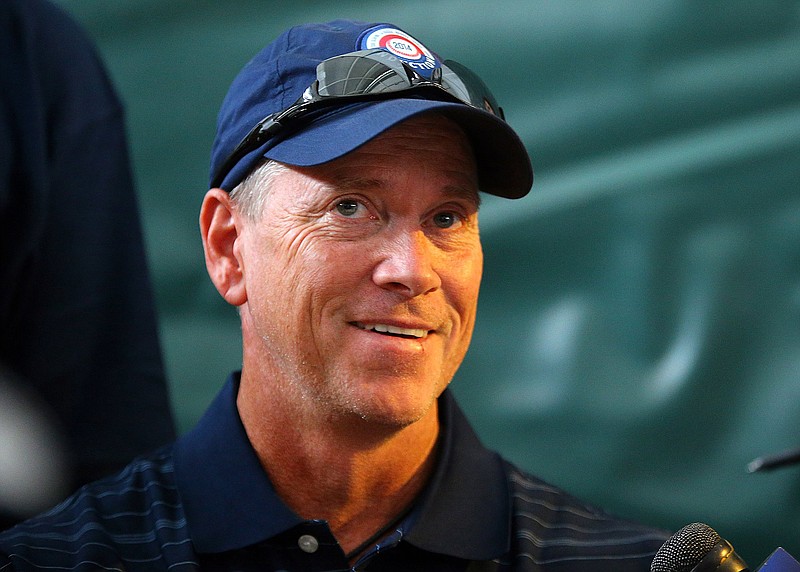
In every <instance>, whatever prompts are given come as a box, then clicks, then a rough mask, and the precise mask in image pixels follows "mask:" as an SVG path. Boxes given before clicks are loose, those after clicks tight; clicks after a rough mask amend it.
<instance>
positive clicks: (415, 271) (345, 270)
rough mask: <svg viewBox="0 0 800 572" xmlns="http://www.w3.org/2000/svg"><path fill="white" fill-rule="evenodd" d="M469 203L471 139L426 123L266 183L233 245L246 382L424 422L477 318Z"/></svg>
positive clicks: (341, 407) (477, 248)
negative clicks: (257, 210)
mask: <svg viewBox="0 0 800 572" xmlns="http://www.w3.org/2000/svg"><path fill="white" fill-rule="evenodd" d="M478 201H479V198H478V189H477V174H476V166H475V160H474V158H473V155H472V151H471V148H470V146H469V143H468V142H467V140H466V138H465V137H464V135H463V134H462V133H461V131H460V130H459V129H458V127H457V126H455V124H453V123H451V122H450V121H448V120H445V119H443V118H440V117H435V116H424V117H421V118H417V119H413V120H409V121H406V122H404V123H402V124H401V125H399V126H397V127H395V128H393V129H390V130H389V131H387V132H386V133H384V134H383V135H381V136H379V137H377V138H376V139H374V140H372V141H371V142H369V143H367V144H366V145H364V146H362V147H361V148H359V149H357V150H355V151H353V152H351V153H350V154H348V155H346V156H345V157H343V158H340V159H338V160H336V161H333V162H331V163H328V164H325V165H321V166H317V167H311V168H292V169H288V170H286V171H285V172H282V173H280V174H279V175H277V177H276V178H275V179H274V182H273V184H272V186H271V188H270V191H269V194H268V196H267V199H266V202H265V206H264V210H263V213H262V214H261V216H260V217H258V219H257V220H254V221H248V222H247V223H246V224H245V228H244V231H243V232H242V233H241V235H240V238H239V239H238V242H239V244H238V245H237V248H238V249H239V252H240V259H241V261H242V265H243V267H244V280H245V288H246V294H247V302H246V303H245V304H244V305H243V306H242V308H241V315H242V327H243V336H244V344H245V361H244V370H245V372H246V373H247V374H248V375H249V376H251V377H253V376H258V378H259V379H260V380H261V382H260V383H261V384H262V385H263V387H264V389H265V391H267V392H270V394H271V395H274V392H275V391H281V392H284V394H287V393H288V394H291V395H292V402H293V403H295V404H296V406H298V407H302V408H310V409H309V410H314V411H315V413H314V414H316V415H319V414H323V415H326V418H330V417H331V416H333V417H334V418H339V417H341V416H345V417H346V416H352V415H356V416H358V417H359V418H361V419H365V420H369V421H375V422H380V423H384V424H387V425H392V426H399V427H402V426H405V425H407V424H410V423H413V422H414V421H416V420H418V419H420V418H421V417H422V416H423V415H425V414H426V413H428V412H430V411H431V408H432V405H433V403H434V402H435V399H436V398H437V397H438V395H439V394H440V393H441V392H442V391H443V389H444V388H445V387H446V386H447V384H448V383H449V382H450V380H451V379H452V377H453V375H454V373H455V371H456V369H457V368H458V366H459V365H460V363H461V361H462V359H463V357H464V354H465V353H466V351H467V347H468V345H469V341H470V337H471V335H472V330H473V326H474V322H475V313H476V305H477V300H478V290H479V286H480V279H481V271H482V263H483V255H482V251H481V244H480V239H479V235H478ZM253 368H256V370H257V371H256V370H254V369H253ZM276 397H277V396H276Z"/></svg>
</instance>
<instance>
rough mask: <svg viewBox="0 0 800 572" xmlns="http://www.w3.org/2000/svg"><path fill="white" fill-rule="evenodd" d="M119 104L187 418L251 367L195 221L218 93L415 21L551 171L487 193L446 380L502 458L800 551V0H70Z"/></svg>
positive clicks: (589, 492)
mask: <svg viewBox="0 0 800 572" xmlns="http://www.w3.org/2000/svg"><path fill="white" fill-rule="evenodd" d="M59 3H60V4H61V5H63V6H64V7H65V8H66V9H67V10H68V11H69V12H70V13H72V14H73V16H75V17H76V19H77V20H78V21H80V22H81V23H82V24H83V25H84V26H85V27H86V28H87V30H88V32H89V33H90V35H91V36H92V37H93V38H94V40H95V41H96V42H97V44H98V46H99V48H100V51H101V53H102V55H103V57H104V59H105V61H106V64H107V65H108V67H109V69H110V72H111V75H112V78H113V79H114V81H115V83H116V85H117V87H118V89H119V92H120V94H121V97H122V99H123V101H124V102H125V104H126V106H127V110H128V130H129V135H130V141H131V146H132V152H133V162H134V168H135V173H136V181H137V185H138V189H139V193H140V200H141V205H142V210H143V222H144V226H145V232H146V239H147V244H148V249H149V250H148V251H149V255H150V262H151V267H152V270H153V274H154V278H155V287H156V292H157V297H158V305H159V312H160V320H161V328H162V335H163V341H164V344H165V346H164V350H165V358H166V362H167V367H168V373H169V377H170V381H171V386H172V397H173V402H174V406H175V411H176V416H177V419H178V423H179V426H180V429H181V430H185V429H187V428H188V427H190V426H191V425H192V424H193V423H194V421H195V420H196V419H197V418H198V416H199V415H200V414H201V412H202V411H203V409H204V408H205V406H206V405H207V403H208V402H209V401H210V399H211V397H212V396H213V395H214V393H215V392H216V391H217V389H218V388H219V387H220V385H221V384H222V382H223V380H224V378H225V376H226V375H227V373H228V372H229V371H230V370H232V369H236V368H237V367H238V366H239V364H240V353H239V347H240V338H239V330H238V319H237V317H236V314H235V311H234V310H232V309H231V308H229V307H227V306H226V305H225V304H224V302H223V301H222V300H221V299H220V298H219V297H218V295H217V293H216V291H215V290H214V289H213V287H212V286H211V284H210V282H209V280H208V278H207V276H206V274H205V269H204V265H203V259H202V249H201V245H200V240H199V237H198V231H197V223H196V219H197V213H198V209H199V205H200V200H201V198H202V196H203V193H204V192H205V190H206V188H207V185H208V183H207V179H208V178H207V165H208V154H209V149H210V145H211V141H212V139H213V135H214V126H215V118H216V111H217V109H218V106H219V104H220V102H221V100H222V98H223V96H224V94H225V92H226V90H227V87H228V85H229V83H230V81H231V80H232V78H233V77H234V75H235V74H236V73H237V72H238V70H239V68H240V67H241V66H242V65H243V64H244V63H245V62H246V61H247V60H248V59H249V58H250V57H251V56H252V55H253V54H254V53H255V52H256V51H257V50H258V49H260V48H261V47H262V46H263V45H264V44H266V43H267V42H268V41H270V40H271V39H272V38H274V37H275V36H276V35H277V34H278V33H279V32H280V31H282V30H283V29H284V28H286V27H288V26H290V25H292V24H295V23H300V22H305V21H326V20H330V19H332V18H335V17H350V18H356V19H364V20H371V21H389V22H392V23H395V24H397V25H399V26H400V27H402V28H404V29H405V30H406V31H408V32H409V33H411V34H412V35H414V36H416V37H417V38H418V39H420V40H421V41H422V42H423V43H425V44H426V45H427V46H428V47H429V48H430V49H432V50H434V51H436V52H438V53H440V54H441V55H443V56H444V57H446V58H451V59H456V60H458V61H461V62H463V63H465V64H467V65H468V66H469V67H471V68H472V69H474V70H475V71H476V72H478V74H479V75H481V76H482V77H483V78H484V79H485V80H486V82H487V83H488V84H489V85H490V86H492V89H493V91H494V92H495V94H496V95H497V97H498V99H499V100H500V102H501V104H502V105H503V106H504V108H505V110H506V115H507V118H508V120H509V122H510V123H511V124H512V125H513V126H515V127H516V128H517V130H518V131H519V133H520V134H521V136H522V137H523V139H524V140H525V142H526V144H527V146H528V148H529V151H530V153H531V156H532V158H533V163H534V167H535V170H536V182H535V185H534V192H533V193H532V194H531V195H530V196H529V197H528V198H527V199H525V200H523V201H521V202H514V203H511V202H508V203H503V202H502V201H499V200H488V199H487V200H486V202H485V207H484V208H483V210H482V213H481V230H482V235H483V237H484V243H485V250H486V258H487V263H486V271H485V278H484V287H483V292H482V298H481V306H480V314H479V324H478V327H477V332H476V335H475V337H474V343H473V347H472V349H471V352H470V354H469V355H468V357H467V360H466V363H465V364H464V366H463V367H462V369H461V371H460V372H459V374H458V376H457V379H456V382H455V386H454V387H455V391H456V392H457V394H458V396H459V398H460V399H461V401H462V404H463V406H464V407H465V409H466V410H467V413H468V414H469V415H470V417H471V418H472V419H473V420H474V421H475V423H476V425H477V428H478V431H479V433H480V434H481V435H482V437H483V439H484V440H485V441H486V442H487V443H488V444H489V445H491V446H494V447H496V448H498V449H500V450H501V451H502V452H503V453H504V454H505V455H506V456H508V457H509V458H511V459H513V460H514V461H516V462H518V463H520V464H521V465H523V466H525V467H526V468H528V469H530V470H532V471H534V472H535V473H537V474H539V475H541V476H542V477H544V478H546V479H549V480H551V481H553V482H555V483H556V484H559V485H561V486H563V487H566V488H568V489H569V490H571V491H572V492H574V493H575V494H577V495H579V496H582V497H583V498H585V499H586V500H589V501H592V502H595V503H599V504H601V505H604V506H605V507H607V508H609V509H610V510H612V511H614V512H617V513H620V514H623V515H626V516H629V517H632V518H638V519H642V520H646V521H648V522H651V523H654V524H657V525H660V526H664V527H669V528H678V527H680V526H682V525H683V524H686V523H688V522H691V521H695V520H701V521H705V522H707V523H709V524H710V525H711V526H713V527H714V528H716V529H717V530H718V531H719V532H720V533H721V534H722V536H724V537H727V538H728V539H729V540H731V542H733V544H734V545H735V546H736V547H737V549H738V551H739V552H740V554H742V555H743V556H744V557H745V559H748V560H749V561H750V563H751V564H756V563H757V562H759V561H761V560H763V559H764V558H765V557H766V556H767V555H768V553H769V552H770V551H771V550H772V549H773V548H774V547H775V546H777V545H783V546H784V547H786V548H787V549H788V550H789V551H790V552H793V553H794V555H795V556H800V465H798V466H796V467H789V468H784V469H781V470H776V471H773V472H768V473H758V474H748V473H747V472H746V465H747V463H748V462H749V461H750V460H751V459H753V458H754V457H756V456H759V455H762V454H768V453H775V452H779V451H781V450H784V449H789V448H793V447H797V446H800V431H798V429H799V428H800V383H799V380H798V376H799V375H800V2H796V1H786V0H759V1H758V2H754V1H738V0H729V1H707V2H690V1H686V0H651V1H649V2H632V1H623V0H598V1H594V2H589V1H581V0H557V1H556V0H550V1H546V0H510V1H505V2H494V1H489V0H483V1H470V0H417V1H413V0H412V1H407V2H386V1H383V0H373V1H372V2H368V3H367V2H361V1H359V2H354V1H347V0H339V1H337V2H335V3H334V2H315V1H307V0H306V1H302V2H298V1H292V2H282V1H271V2H267V1H256V0H231V1H217V0H59Z"/></svg>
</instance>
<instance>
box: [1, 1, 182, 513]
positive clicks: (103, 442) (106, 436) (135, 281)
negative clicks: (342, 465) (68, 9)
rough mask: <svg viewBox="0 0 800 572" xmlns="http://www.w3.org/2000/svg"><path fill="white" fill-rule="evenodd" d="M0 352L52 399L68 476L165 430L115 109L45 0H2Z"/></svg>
mask: <svg viewBox="0 0 800 572" xmlns="http://www.w3.org/2000/svg"><path fill="white" fill-rule="evenodd" d="M0 363H2V364H3V365H4V366H6V367H7V368H8V369H9V370H11V371H12V372H13V374H14V376H15V377H17V378H19V379H21V380H23V384H24V385H25V386H26V389H28V390H31V391H33V392H35V393H36V394H38V396H39V397H40V398H41V399H42V400H43V401H44V402H45V403H46V405H47V406H48V407H49V408H51V409H52V413H53V414H54V417H55V419H56V420H57V423H58V425H59V427H60V429H61V431H62V432H63V435H64V438H65V442H66V444H67V446H68V447H69V453H70V457H71V462H72V465H73V468H74V474H73V475H72V478H71V479H70V482H71V486H73V487H74V486H77V485H78V484H82V483H84V482H88V481H91V480H94V479H97V478H99V477H101V476H103V475H105V474H108V473H110V472H113V471H116V470H118V469H119V468H120V467H122V466H124V465H125V464H127V462H129V461H130V459H131V458H133V457H134V456H135V455H137V454H139V453H143V452H145V451H147V450H150V449H152V448H155V447H157V446H159V445H161V444H163V443H166V442H168V441H170V440H171V439H172V438H174V434H175V431H174V425H173V421H172V414H171V410H170V404H169V400H168V392H167V385H166V381H165V375H164V369H163V363H162V356H161V349H160V343H159V338H158V332H157V328H156V316H155V309H154V300H153V293H152V287H151V284H150V281H149V274H148V269H147V266H146V260H145V252H144V247H143V240H142V232H141V228H140V221H139V211H138V205H137V200H136V196H135V191H134V186H133V182H132V175H131V169H130V164H129V157H128V148H127V142H126V133H125V125H124V117H123V109H122V106H121V104H120V101H119V100H118V98H117V95H116V93H115V91H114V89H113V87H112V85H111V83H110V81H109V78H108V76H107V74H106V71H105V69H104V67H103V64H102V62H101V61H100V59H99V57H98V54H97V53H96V50H95V48H94V46H93V45H92V43H91V42H90V41H89V40H88V38H87V37H86V35H85V33H84V32H83V31H82V30H81V29H80V28H79V27H78V25H77V24H76V23H75V22H74V21H72V20H71V19H70V18H69V16H68V15H67V14H65V13H64V12H63V11H62V10H61V9H59V8H57V7H55V6H53V5H51V4H48V3H46V2H45V1H43V0H5V1H3V2H2V3H0ZM31 453H32V454H33V452H31ZM0 524H8V523H7V522H5V523H0Z"/></svg>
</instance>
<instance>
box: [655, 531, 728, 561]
mask: <svg viewBox="0 0 800 572" xmlns="http://www.w3.org/2000/svg"><path fill="white" fill-rule="evenodd" d="M721 540H722V538H720V535H719V534H717V531H716V530H714V529H713V528H711V527H710V526H708V525H707V524H703V523H702V522H693V523H692V524H687V525H686V526H684V527H683V528H681V529H680V530H679V531H678V532H676V533H675V534H673V535H672V536H671V537H669V538H668V539H667V541H666V542H665V543H664V544H663V545H662V546H661V548H659V549H658V552H656V555H655V556H654V557H653V563H652V564H651V565H650V572H690V571H691V570H692V568H694V567H695V566H697V564H698V563H699V562H700V561H701V560H702V559H703V557H704V556H705V555H706V554H708V553H709V552H711V550H712V549H713V548H714V546H716V544H717V543H718V542H720V541H721Z"/></svg>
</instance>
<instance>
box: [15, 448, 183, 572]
mask: <svg viewBox="0 0 800 572" xmlns="http://www.w3.org/2000/svg"><path fill="white" fill-rule="evenodd" d="M165 546H168V547H170V554H175V555H176V558H175V561H176V562H177V561H184V560H187V559H189V560H191V559H192V558H191V556H192V555H191V543H190V542H189V540H188V532H187V531H186V519H185V516H184V512H183V507H182V505H181V502H180V498H179V495H178V490H177V488H176V485H175V478H174V469H173V463H172V450H171V447H168V448H164V449H162V450H160V451H158V452H156V453H154V454H152V455H149V456H146V457H141V458H139V459H137V460H135V461H133V462H132V463H131V464H130V465H128V466H127V467H126V468H125V469H123V470H122V471H121V472H119V473H118V474H116V475H113V476H111V477H108V478H105V479H101V480H99V481H95V482H93V483H90V484H88V485H86V486H84V487H82V488H81V489H79V490H78V491H77V492H76V493H75V494H73V495H72V496H71V497H69V498H68V499H67V500H65V501H64V502H62V503H61V504H59V505H58V506H56V507H54V508H53V509H51V510H50V511H48V512H46V513H43V514H41V515H39V516H37V517H34V518H32V519H30V520H27V521H25V522H23V523H21V524H19V525H17V526H15V527H14V528H11V529H9V530H7V531H5V532H3V533H2V534H0V553H2V554H3V555H4V556H3V557H0V569H3V570H5V569H6V568H4V567H3V564H5V563H6V562H11V564H12V565H13V568H14V569H15V570H41V569H46V568H50V567H52V566H56V567H58V568H60V569H66V570H69V569H76V568H79V567H80V566H81V565H83V566H86V565H87V563H88V564H89V565H90V566H95V567H96V568H97V569H104V568H109V569H116V568H119V569H128V570H130V569H135V566H133V567H132V566H131V565H130V563H131V562H135V563H138V564H139V566H140V567H141V569H143V570H153V569H159V568H160V567H161V566H162V565H163V566H164V567H165V568H166V565H164V559H163V556H162V554H163V550H164V547H165ZM148 563H149V564H148Z"/></svg>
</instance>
